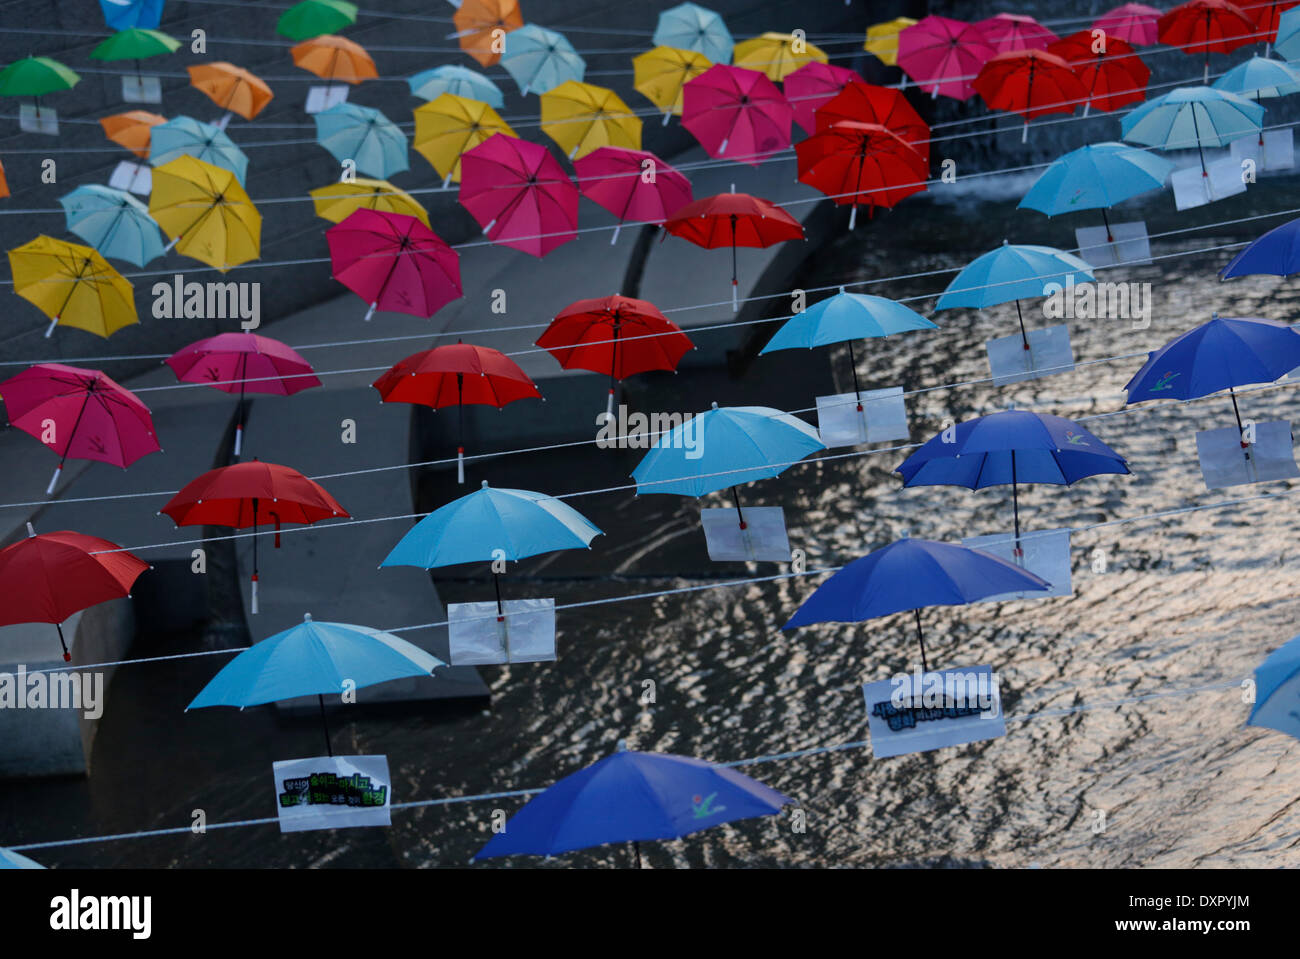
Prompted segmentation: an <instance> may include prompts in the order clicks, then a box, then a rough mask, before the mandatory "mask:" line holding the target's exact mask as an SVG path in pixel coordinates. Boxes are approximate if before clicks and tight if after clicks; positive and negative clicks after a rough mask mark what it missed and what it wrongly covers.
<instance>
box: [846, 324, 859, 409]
mask: <svg viewBox="0 0 1300 959" xmlns="http://www.w3.org/2000/svg"><path fill="white" fill-rule="evenodd" d="M849 369H850V370H852V371H853V396H854V398H855V399H856V400H857V401H858V412H859V413H860V412H862V387H860V386H859V385H858V361H857V357H855V356H854V355H853V341H852V340H849Z"/></svg>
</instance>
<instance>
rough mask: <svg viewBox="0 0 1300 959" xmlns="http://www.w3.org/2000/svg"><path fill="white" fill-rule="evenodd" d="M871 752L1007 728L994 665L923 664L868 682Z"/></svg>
mask: <svg viewBox="0 0 1300 959" xmlns="http://www.w3.org/2000/svg"><path fill="white" fill-rule="evenodd" d="M862 696H863V699H864V700H865V701H866V706H867V726H868V728H869V730H870V732H871V752H872V755H874V756H875V757H876V758H877V759H887V758H888V757H890V756H903V755H907V754H908V753H923V752H928V751H930V750H932V749H942V748H943V747H945V746H961V745H963V744H965V743H974V742H980V741H981V740H985V739H997V738H999V737H1000V736H1005V735H1006V734H1007V725H1006V721H1005V719H1004V718H1003V716H1002V694H1001V691H1000V690H999V688H998V677H997V674H996V673H994V672H993V668H992V667H991V666H966V667H962V668H959V669H940V670H931V671H930V672H928V673H923V672H922V671H921V670H920V669H917V670H914V671H913V672H911V673H899V674H898V675H897V676H894V677H893V678H892V679H882V680H880V681H878V682H873V683H864V684H863V686H862Z"/></svg>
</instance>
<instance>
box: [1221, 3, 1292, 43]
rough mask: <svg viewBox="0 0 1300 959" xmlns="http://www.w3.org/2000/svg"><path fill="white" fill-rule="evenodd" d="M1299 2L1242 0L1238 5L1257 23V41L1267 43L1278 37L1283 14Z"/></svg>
mask: <svg viewBox="0 0 1300 959" xmlns="http://www.w3.org/2000/svg"><path fill="white" fill-rule="evenodd" d="M1297 4H1300V0H1242V2H1241V3H1239V4H1237V6H1239V7H1241V9H1242V12H1244V13H1245V14H1246V16H1248V17H1250V19H1251V21H1252V22H1253V23H1254V24H1255V42H1256V43H1259V42H1260V41H1263V42H1264V43H1265V44H1266V45H1267V44H1268V43H1270V42H1271V41H1273V40H1276V39H1277V31H1278V26H1279V24H1280V23H1281V20H1282V14H1284V13H1286V11H1288V10H1291V9H1292V8H1294V7H1295V6H1296V5H1297ZM1266 49H1267V46H1266Z"/></svg>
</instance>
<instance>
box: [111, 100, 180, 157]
mask: <svg viewBox="0 0 1300 959" xmlns="http://www.w3.org/2000/svg"><path fill="white" fill-rule="evenodd" d="M166 122H167V118H166V117H164V116H159V115H158V114H157V113H150V112H149V111H147V110H127V111H126V112H125V113H115V114H113V115H112V116H111V117H104V118H102V119H101V120H100V121H99V125H100V126H101V127H103V128H104V136H106V137H108V139H110V140H112V141H113V142H114V143H116V144H117V145H118V146H120V147H125V148H126V149H128V150H130V151H131V152H132V153H134V154H135V155H136V156H138V157H140V158H141V159H142V160H147V159H149V146H150V139H151V134H152V133H153V128H154V127H156V126H158V124H160V123H166Z"/></svg>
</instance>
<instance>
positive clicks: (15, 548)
mask: <svg viewBox="0 0 1300 959" xmlns="http://www.w3.org/2000/svg"><path fill="white" fill-rule="evenodd" d="M151 568H152V567H151V566H150V565H149V564H148V563H146V562H144V560H141V559H139V558H137V557H136V556H134V555H132V554H131V553H128V552H127V551H126V550H124V549H122V547H120V546H118V545H117V544H116V543H110V542H109V541H108V540H106V539H100V538H99V537H98V536H85V535H83V534H81V533H74V532H72V531H71V530H66V529H65V530H60V531H59V532H57V533H42V534H41V535H40V536H37V535H36V531H35V530H34V529H32V524H31V523H28V524H27V538H26V539H23V540H19V541H18V542H16V543H14V544H13V545H11V546H6V547H5V548H4V549H2V550H0V586H2V587H3V589H4V594H5V601H4V603H3V604H2V605H0V626H13V625H14V624H16V623H53V624H54V627H55V628H56V629H57V630H58V631H59V644H60V645H61V646H62V647H63V661H64V662H70V661H71V660H72V654H71V653H69V652H68V644H67V643H66V642H65V641H64V639H63V621H64V620H66V619H67V618H68V617H69V616H71V615H72V614H73V613H75V612H77V611H78V610H82V609H86V608H87V607H90V606H95V605H97V604H99V603H104V602H107V601H108V600H110V599H122V598H124V597H129V596H130V595H131V586H132V585H133V584H134V583H135V580H136V577H138V576H139V575H140V574H141V573H143V572H144V571H145V570H146V569H151Z"/></svg>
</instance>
